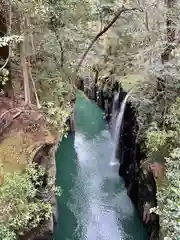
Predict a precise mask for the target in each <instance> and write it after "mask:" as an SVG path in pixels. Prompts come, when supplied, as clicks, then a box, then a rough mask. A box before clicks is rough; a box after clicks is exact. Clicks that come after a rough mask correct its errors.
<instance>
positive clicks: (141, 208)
mask: <svg viewBox="0 0 180 240" xmlns="http://www.w3.org/2000/svg"><path fill="white" fill-rule="evenodd" d="M78 88H79V89H80V90H82V91H84V93H85V94H86V95H87V96H88V97H89V98H90V99H91V100H94V101H95V102H96V103H97V105H98V106H99V107H101V108H102V109H103V110H104V112H105V118H106V120H107V121H108V122H109V123H110V119H111V115H112V107H113V98H114V94H116V93H117V92H118V91H119V101H118V106H117V108H118V109H117V110H119V109H120V106H121V103H122V101H123V99H124V97H125V96H126V92H125V91H123V89H122V88H121V86H119V84H118V83H115V84H114V85H113V86H112V87H111V88H107V87H104V86H101V87H100V88H98V87H97V86H95V85H91V87H89V86H88V83H87V80H86V84H84V83H83V80H82V79H81V81H80V84H79V85H78ZM137 131H138V124H137V121H136V117H135V109H133V107H132V105H131V103H127V105H126V109H125V113H124V119H123V126H122V130H121V136H120V137H119V144H118V146H119V147H118V151H117V157H118V159H119V162H120V167H119V175H120V176H122V177H123V178H124V181H125V186H126V188H127V193H128V195H129V197H130V198H131V200H132V201H133V203H134V205H135V206H136V208H137V210H138V212H139V216H140V218H141V219H142V221H143V223H144V225H145V227H146V228H147V231H148V234H149V239H150V240H158V239H159V237H158V235H159V219H158V216H157V215H155V214H152V213H151V214H150V212H149V209H150V208H152V207H154V206H156V183H155V180H154V177H153V174H152V173H151V172H150V171H149V169H144V168H142V167H141V160H143V159H145V155H144V154H143V153H142V152H141V151H140V145H139V144H137V143H136V135H137Z"/></svg>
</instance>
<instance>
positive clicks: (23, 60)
mask: <svg viewBox="0 0 180 240" xmlns="http://www.w3.org/2000/svg"><path fill="white" fill-rule="evenodd" d="M20 57H21V67H22V71H23V82H24V96H25V105H26V106H29V107H30V106H31V94H30V85H29V78H28V70H27V62H26V58H25V49H24V42H21V43H20Z"/></svg>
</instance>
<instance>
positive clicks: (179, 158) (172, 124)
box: [147, 98, 180, 239]
mask: <svg viewBox="0 0 180 240" xmlns="http://www.w3.org/2000/svg"><path fill="white" fill-rule="evenodd" d="M179 111H180V99H179V98H177V101H176V103H174V104H173V105H172V106H171V108H170V109H169V113H168V114H167V116H166V119H165V124H166V125H165V128H164V130H160V129H158V128H157V126H154V127H153V128H149V130H148V132H147V148H148V149H149V151H148V153H149V156H150V157H151V158H152V156H153V154H154V153H155V152H156V153H157V152H159V155H161V157H163V155H164V157H165V159H166V179H165V180H164V183H163V185H162V186H159V190H158V192H157V200H158V207H157V208H156V209H154V211H155V212H156V213H158V214H159V215H160V221H161V228H162V229H161V231H162V235H163V236H164V237H167V238H168V239H178V237H179V236H180V222H179V219H180V193H179V186H180V177H179V176H180V175H179V171H180V144H179V138H180V130H179V129H180V128H179V126H180V125H179V123H180V114H179ZM163 150H164V151H163ZM157 161H158V160H157Z"/></svg>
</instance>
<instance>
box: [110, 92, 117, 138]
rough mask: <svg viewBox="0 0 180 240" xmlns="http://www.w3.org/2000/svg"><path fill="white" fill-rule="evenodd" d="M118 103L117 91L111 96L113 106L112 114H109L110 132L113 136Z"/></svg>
mask: <svg viewBox="0 0 180 240" xmlns="http://www.w3.org/2000/svg"><path fill="white" fill-rule="evenodd" d="M118 105H119V92H117V93H116V94H115V95H114V98H113V106H112V114H111V133H112V136H113V138H114V134H115V126H116V118H117V110H118Z"/></svg>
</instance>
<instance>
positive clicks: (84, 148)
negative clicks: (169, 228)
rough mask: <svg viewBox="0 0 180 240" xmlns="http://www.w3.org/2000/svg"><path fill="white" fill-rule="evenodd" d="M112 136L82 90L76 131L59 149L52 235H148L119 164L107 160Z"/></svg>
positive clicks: (106, 239) (113, 238)
mask: <svg viewBox="0 0 180 240" xmlns="http://www.w3.org/2000/svg"><path fill="white" fill-rule="evenodd" d="M112 150H113V146H112V141H111V136H110V133H109V130H108V126H107V124H106V122H105V120H104V119H103V112H102V111H101V110H100V109H99V108H98V107H97V106H96V104H94V103H92V102H91V101H90V100H88V99H85V98H84V97H82V96H79V97H78V98H77V102H76V132H75V136H74V135H72V134H69V135H68V137H67V138H64V139H63V141H62V142H61V145H60V147H59V149H58V151H57V184H58V185H60V186H61V188H62V191H63V192H62V196H61V197H58V207H59V219H58V225H57V228H56V230H55V240H133V239H134V240H147V236H146V233H145V230H144V228H143V225H142V224H141V222H140V220H139V218H138V216H137V213H136V211H135V208H134V207H133V205H132V202H131V200H130V199H129V197H128V196H127V194H126V189H125V187H124V182H123V180H122V179H121V178H120V177H119V176H118V166H113V167H112V166H110V161H111V157H112Z"/></svg>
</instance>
